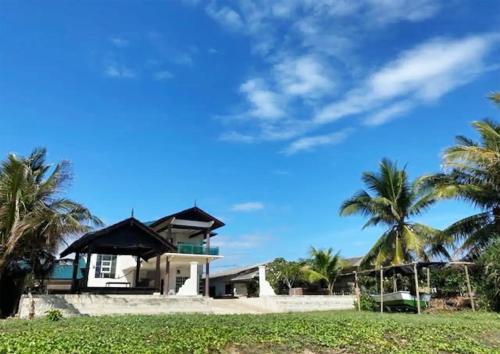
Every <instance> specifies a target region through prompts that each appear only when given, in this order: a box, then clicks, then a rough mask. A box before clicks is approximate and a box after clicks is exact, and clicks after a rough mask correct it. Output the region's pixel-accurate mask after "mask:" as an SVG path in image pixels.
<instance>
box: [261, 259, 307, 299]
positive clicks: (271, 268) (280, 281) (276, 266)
mask: <svg viewBox="0 0 500 354" xmlns="http://www.w3.org/2000/svg"><path fill="white" fill-rule="evenodd" d="M302 266H303V264H302V263H301V262H294V261H287V260H286V259H284V258H276V259H275V260H274V261H272V262H271V263H269V264H268V265H267V277H268V280H269V282H270V283H271V285H272V286H273V288H275V289H276V290H278V291H279V290H281V289H282V288H283V287H286V289H287V291H289V290H290V289H291V288H293V287H294V286H295V285H296V284H297V283H298V282H300V281H302V280H303V279H304V274H303V273H302Z"/></svg>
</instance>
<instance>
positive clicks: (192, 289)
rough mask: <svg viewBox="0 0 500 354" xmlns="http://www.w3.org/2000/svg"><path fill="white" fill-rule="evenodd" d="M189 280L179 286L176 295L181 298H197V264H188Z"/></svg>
mask: <svg viewBox="0 0 500 354" xmlns="http://www.w3.org/2000/svg"><path fill="white" fill-rule="evenodd" d="M189 269H190V271H189V278H188V279H187V280H186V282H185V283H184V284H183V285H182V286H181V288H180V289H179V291H178V292H177V295H181V296H197V295H198V288H199V283H198V262H190V264H189Z"/></svg>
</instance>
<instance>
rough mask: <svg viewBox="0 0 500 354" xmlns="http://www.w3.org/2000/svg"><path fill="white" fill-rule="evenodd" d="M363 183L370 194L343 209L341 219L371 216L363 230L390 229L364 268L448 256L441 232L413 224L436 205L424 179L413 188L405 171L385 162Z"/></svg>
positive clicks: (364, 193)
mask: <svg viewBox="0 0 500 354" xmlns="http://www.w3.org/2000/svg"><path fill="white" fill-rule="evenodd" d="M362 180H363V182H364V183H365V185H366V187H367V189H368V191H366V190H361V191H360V192H358V193H356V194H355V195H354V196H353V197H351V198H350V199H348V200H346V201H345V202H344V203H343V204H342V205H341V207H340V215H342V216H347V215H353V214H361V215H363V216H367V217H368V218H369V219H368V221H367V222H366V224H365V225H364V226H363V228H365V227H368V226H375V225H384V226H386V227H387V231H386V232H384V233H383V234H382V236H381V237H380V238H379V239H378V241H377V242H376V243H375V245H374V246H373V247H372V248H371V249H370V250H369V251H368V253H367V254H366V255H365V257H364V258H363V261H362V265H363V266H366V265H370V264H374V265H376V266H379V265H384V264H389V263H390V264H401V263H404V262H410V261H414V260H417V259H421V260H428V259H429V257H431V256H434V255H443V256H445V257H447V256H448V253H447V251H446V249H445V248H444V247H443V245H442V243H441V241H440V239H441V238H442V236H441V232H440V231H439V230H436V229H434V228H432V227H430V226H427V225H423V224H419V223H416V222H411V221H410V218H411V217H414V216H417V215H419V214H421V213H422V212H423V211H425V210H426V209H427V208H429V207H430V206H431V205H432V204H433V203H434V202H435V199H434V198H433V197H432V196H431V194H430V193H429V191H428V188H429V187H428V186H426V185H425V184H424V183H423V179H422V178H419V179H417V180H416V181H415V182H413V183H411V184H410V182H409V181H408V176H407V174H406V170H405V168H403V169H399V168H398V166H397V165H396V164H395V163H393V162H391V161H389V160H387V159H383V160H382V162H381V163H380V167H379V171H378V172H376V173H374V172H365V173H363V176H362ZM370 193H371V194H370Z"/></svg>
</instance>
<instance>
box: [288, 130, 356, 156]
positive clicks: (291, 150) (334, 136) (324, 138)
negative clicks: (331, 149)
mask: <svg viewBox="0 0 500 354" xmlns="http://www.w3.org/2000/svg"><path fill="white" fill-rule="evenodd" d="M350 133H351V129H345V130H342V131H339V132H335V133H331V134H325V135H316V136H308V137H304V138H300V139H297V140H295V141H294V142H292V143H291V144H290V145H289V146H288V147H287V148H286V149H285V150H283V151H282V153H283V154H285V155H294V154H296V153H298V152H302V151H312V150H314V149H316V148H317V147H319V146H325V145H336V144H339V143H341V142H342V141H344V140H345V139H346V138H347V137H348V136H349V134H350Z"/></svg>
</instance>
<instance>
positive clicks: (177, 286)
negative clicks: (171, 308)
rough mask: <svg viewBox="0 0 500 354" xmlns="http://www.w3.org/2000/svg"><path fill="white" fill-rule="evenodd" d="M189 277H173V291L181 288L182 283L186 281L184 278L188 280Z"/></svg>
mask: <svg viewBox="0 0 500 354" xmlns="http://www.w3.org/2000/svg"><path fill="white" fill-rule="evenodd" d="M188 278H189V277H179V276H177V277H175V293H177V292H178V291H179V289H180V288H181V286H183V285H184V283H185V282H186V280H188Z"/></svg>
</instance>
